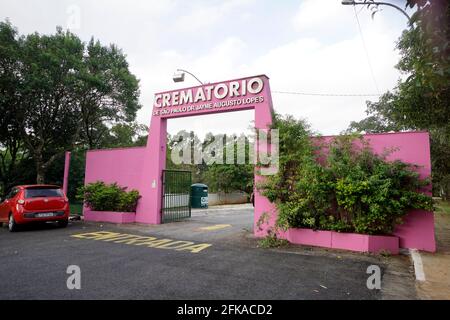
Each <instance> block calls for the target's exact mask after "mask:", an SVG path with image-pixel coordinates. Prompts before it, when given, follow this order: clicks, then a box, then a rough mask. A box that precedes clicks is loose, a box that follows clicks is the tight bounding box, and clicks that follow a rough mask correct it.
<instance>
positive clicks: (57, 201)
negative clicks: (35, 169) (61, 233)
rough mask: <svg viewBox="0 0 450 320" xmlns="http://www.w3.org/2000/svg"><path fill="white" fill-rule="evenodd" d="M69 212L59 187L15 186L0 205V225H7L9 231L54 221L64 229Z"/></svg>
mask: <svg viewBox="0 0 450 320" xmlns="http://www.w3.org/2000/svg"><path fill="white" fill-rule="evenodd" d="M69 211H70V210H69V200H68V199H67V197H66V195H65V194H64V192H63V191H62V190H61V188H60V187H59V186H55V185H43V184H42V185H26V186H17V187H14V188H12V189H11V191H10V192H9V193H8V195H7V196H6V197H5V199H4V200H3V202H2V203H0V223H8V229H9V231H16V230H17V227H18V225H21V224H26V223H31V222H47V221H56V222H57V223H58V225H59V226H60V227H66V226H67V223H68V221H69Z"/></svg>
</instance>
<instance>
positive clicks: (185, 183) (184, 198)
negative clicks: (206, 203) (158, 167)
mask: <svg viewBox="0 0 450 320" xmlns="http://www.w3.org/2000/svg"><path fill="white" fill-rule="evenodd" d="M162 182H163V183H162V205H161V216H162V217H161V220H162V223H166V222H171V221H179V220H182V219H185V218H190V217H191V184H192V175H191V172H190V171H184V170H163V176H162Z"/></svg>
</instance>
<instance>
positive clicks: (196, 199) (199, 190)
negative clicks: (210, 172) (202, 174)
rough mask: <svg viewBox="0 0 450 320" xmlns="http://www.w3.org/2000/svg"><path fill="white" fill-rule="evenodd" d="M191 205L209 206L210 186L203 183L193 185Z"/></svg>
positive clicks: (193, 206) (198, 206)
mask: <svg viewBox="0 0 450 320" xmlns="http://www.w3.org/2000/svg"><path fill="white" fill-rule="evenodd" d="M191 207H192V208H208V186H207V185H206V184H203V183H194V184H193V185H191Z"/></svg>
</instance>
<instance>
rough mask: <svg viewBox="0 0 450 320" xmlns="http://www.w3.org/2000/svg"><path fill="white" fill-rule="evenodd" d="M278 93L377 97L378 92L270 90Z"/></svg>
mask: <svg viewBox="0 0 450 320" xmlns="http://www.w3.org/2000/svg"><path fill="white" fill-rule="evenodd" d="M272 92H273V93H279V94H293V95H301V96H319V97H379V96H381V94H379V93H326V92H296V91H276V90H274V91H272Z"/></svg>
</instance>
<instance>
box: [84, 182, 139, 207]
mask: <svg viewBox="0 0 450 320" xmlns="http://www.w3.org/2000/svg"><path fill="white" fill-rule="evenodd" d="M125 190H126V187H120V186H119V185H117V183H112V184H105V183H104V182H102V181H96V182H93V183H89V184H87V185H85V186H83V187H80V188H79V189H78V193H77V199H79V200H83V201H84V202H85V203H86V205H87V206H88V207H89V208H91V209H92V210H95V211H118V212H135V211H136V206H137V203H138V200H139V198H140V195H139V192H138V191H137V190H131V191H128V192H127V191H125Z"/></svg>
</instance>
